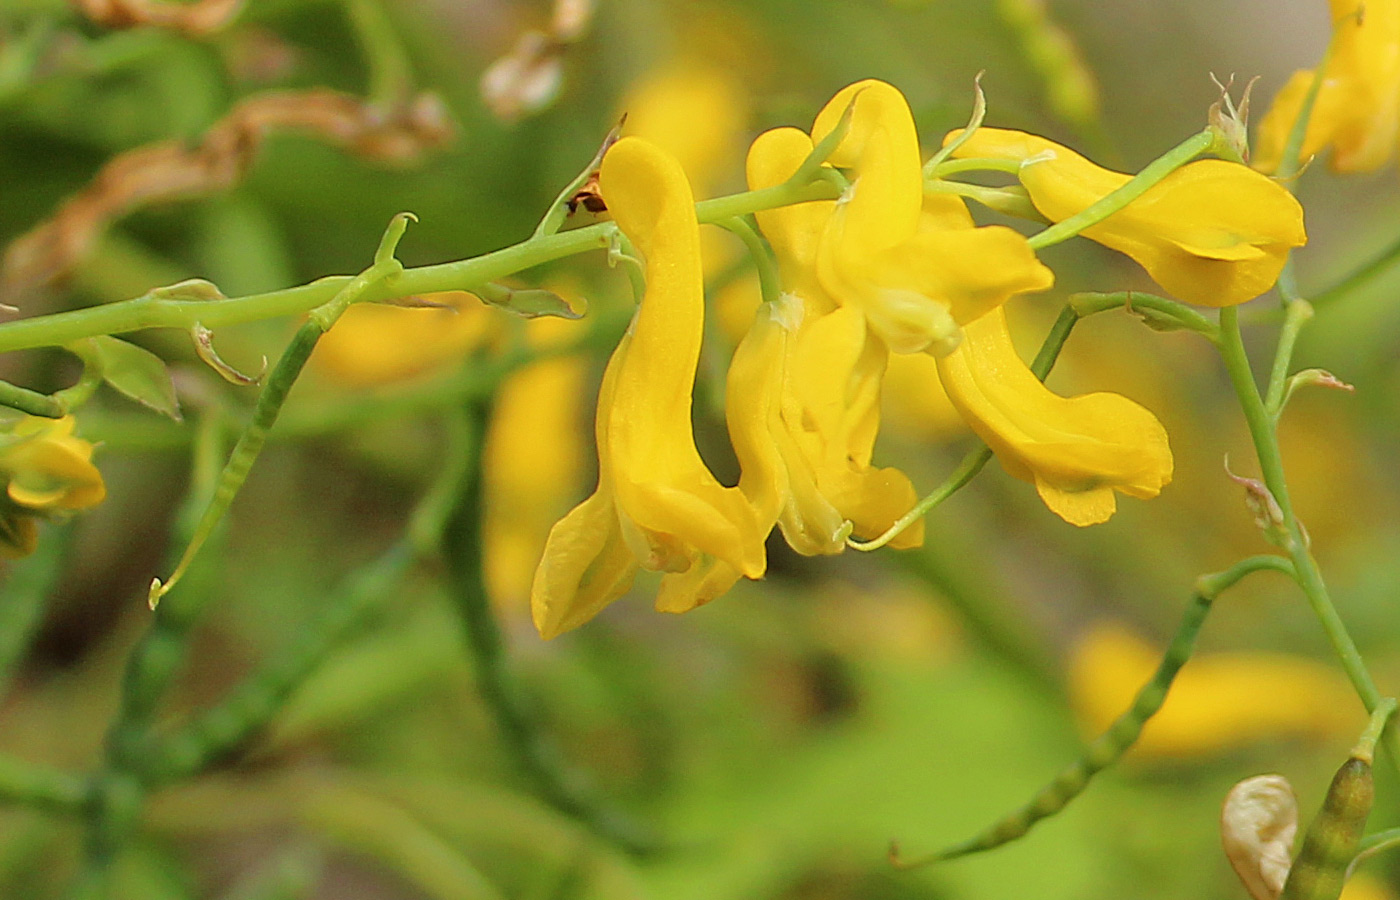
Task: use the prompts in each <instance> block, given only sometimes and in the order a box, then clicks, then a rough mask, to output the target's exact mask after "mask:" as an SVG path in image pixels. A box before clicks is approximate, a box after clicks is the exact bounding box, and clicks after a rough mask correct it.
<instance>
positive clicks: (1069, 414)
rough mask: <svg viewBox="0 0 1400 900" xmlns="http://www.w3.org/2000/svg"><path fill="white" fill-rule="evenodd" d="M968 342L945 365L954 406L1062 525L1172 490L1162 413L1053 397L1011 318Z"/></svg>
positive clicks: (972, 331) (970, 333) (977, 326)
mask: <svg viewBox="0 0 1400 900" xmlns="http://www.w3.org/2000/svg"><path fill="white" fill-rule="evenodd" d="M963 335H964V337H963V342H962V345H961V346H960V347H958V349H957V350H955V351H954V352H953V353H951V354H949V355H948V356H946V357H944V358H942V359H940V360H939V361H938V373H939V376H940V377H941V378H942V381H943V387H944V389H945V390H946V391H947V392H948V399H950V400H951V401H952V402H953V405H954V406H955V407H957V409H958V411H959V412H960V413H962V416H963V418H964V419H966V420H967V423H968V424H969V425H970V426H971V427H972V430H973V431H975V432H977V435H978V436H979V437H980V438H982V440H984V441H986V442H987V446H989V447H991V448H992V450H993V451H995V452H996V455H997V459H998V460H999V461H1000V462H1001V465H1002V468H1004V469H1006V471H1007V472H1008V473H1010V474H1011V475H1013V476H1015V477H1016V478H1020V479H1021V480H1022V481H1028V482H1030V483H1031V484H1034V485H1035V489H1036V492H1037V493H1039V494H1040V499H1041V500H1043V501H1045V505H1046V506H1048V507H1050V510H1051V511H1052V512H1054V513H1055V514H1056V515H1058V516H1059V517H1060V518H1062V519H1064V520H1065V521H1066V522H1069V523H1071V524H1074V525H1081V526H1082V525H1097V524H1098V523H1100V522H1104V521H1106V520H1107V519H1108V518H1109V517H1110V516H1112V515H1113V513H1114V511H1115V510H1116V509H1117V500H1116V499H1115V493H1114V492H1115V491H1117V492H1122V493H1125V494H1127V495H1129V496H1131V497H1139V498H1142V499H1144V500H1146V499H1150V498H1152V497H1155V496H1157V494H1158V493H1160V492H1161V490H1162V487H1163V485H1165V484H1167V483H1168V482H1170V481H1171V476H1172V455H1171V450H1170V448H1169V447H1168V446H1167V433H1166V430H1165V429H1163V428H1162V426H1161V423H1159V422H1158V421H1157V419H1156V417H1155V416H1153V415H1152V413H1150V412H1148V411H1147V410H1146V409H1143V408H1142V407H1141V406H1138V405H1137V404H1136V403H1134V402H1133V401H1131V400H1129V399H1127V398H1126V397H1122V396H1119V395H1118V394H1111V393H1096V394H1084V395H1082V396H1079V397H1068V398H1066V397H1061V396H1059V395H1058V394H1055V393H1053V392H1052V391H1051V390H1050V389H1049V388H1047V387H1046V386H1045V385H1044V384H1042V383H1041V382H1040V380H1039V379H1038V378H1036V377H1035V375H1034V373H1032V372H1031V370H1030V368H1029V367H1028V366H1027V365H1026V364H1025V363H1024V362H1022V361H1021V357H1020V356H1018V355H1017V354H1016V348H1015V347H1014V346H1013V345H1012V343H1011V335H1010V333H1009V332H1008V331H1007V326H1006V313H1005V312H1004V311H1003V310H1001V309H995V310H993V311H992V312H990V313H988V314H987V315H985V316H983V317H982V318H980V319H978V320H977V321H975V322H970V323H968V324H967V325H965V326H963Z"/></svg>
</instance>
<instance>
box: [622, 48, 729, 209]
mask: <svg viewBox="0 0 1400 900" xmlns="http://www.w3.org/2000/svg"><path fill="white" fill-rule="evenodd" d="M748 102H749V98H748V92H747V91H746V90H745V89H744V86H743V85H742V84H741V83H740V82H739V79H738V77H737V76H736V75H735V73H734V72H732V71H728V70H724V69H720V68H716V67H715V66H713V65H711V64H709V63H706V62H703V61H701V60H692V59H682V60H677V61H675V62H672V63H670V64H669V65H667V66H665V67H662V68H660V69H656V70H654V71H652V72H650V73H648V74H647V75H646V76H644V77H643V78H641V79H639V80H638V81H637V83H635V84H634V85H633V86H632V88H631V89H630V90H629V91H628V93H627V97H626V99H625V100H624V102H623V111H624V112H625V113H626V114H627V122H626V124H625V125H624V126H623V129H622V133H623V134H625V135H636V136H637V137H643V138H646V139H647V140H649V141H651V142H652V143H653V144H656V145H657V146H658V147H660V148H661V149H662V150H664V151H666V152H667V153H669V154H671V156H673V157H675V159H676V161H677V162H679V163H680V164H681V168H682V169H684V170H685V175H686V178H688V179H689V180H690V187H691V191H692V192H693V193H694V194H695V195H696V196H699V197H703V196H706V195H708V194H709V193H710V192H711V191H713V190H714V189H715V188H716V186H718V184H719V183H720V182H721V181H722V180H723V179H724V178H725V176H726V175H727V174H728V173H730V172H732V171H733V170H734V167H735V165H736V164H737V163H738V161H739V155H740V154H741V153H742V152H743V143H742V141H743V134H744V129H745V128H746V127H747V126H748V118H749V114H748Z"/></svg>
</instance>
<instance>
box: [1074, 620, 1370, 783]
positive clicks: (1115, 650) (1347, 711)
mask: <svg viewBox="0 0 1400 900" xmlns="http://www.w3.org/2000/svg"><path fill="white" fill-rule="evenodd" d="M1159 661H1160V653H1159V652H1158V651H1157V650H1155V649H1154V648H1153V647H1152V646H1151V645H1149V644H1148V643H1146V642H1145V641H1143V640H1142V639H1141V638H1139V637H1137V636H1136V635H1135V634H1133V633H1132V632H1130V631H1128V630H1127V629H1125V628H1123V627H1122V626H1120V625H1115V624H1108V623H1105V624H1100V625H1098V626H1096V627H1095V628H1093V629H1092V630H1091V631H1090V632H1089V633H1088V634H1087V635H1085V636H1084V638H1083V639H1082V640H1080V642H1079V644H1078V646H1076V647H1075V649H1074V654H1073V658H1072V659H1071V662H1070V667H1069V690H1070V696H1071V699H1072V700H1073V703H1074V707H1075V709H1076V711H1077V712H1078V715H1079V720H1080V722H1081V723H1082V724H1083V726H1084V729H1085V731H1086V732H1089V733H1093V734H1098V733H1101V732H1102V731H1103V730H1104V729H1106V728H1107V727H1108V726H1109V725H1110V724H1112V722H1113V720H1114V719H1116V718H1117V717H1118V716H1120V715H1122V714H1123V713H1124V712H1126V711H1127V709H1128V707H1129V706H1131V705H1132V702H1133V698H1134V697H1135V696H1136V694H1137V691H1138V689H1139V688H1141V687H1142V686H1143V685H1144V684H1146V683H1147V682H1148V680H1149V679H1151V677H1152V674H1153V672H1154V671H1155V670H1156V668H1157V664H1158V662H1159ZM1363 720H1364V715H1363V713H1362V711H1361V705H1360V703H1359V702H1358V701H1357V699H1356V695H1355V694H1354V693H1353V692H1352V690H1351V688H1350V686H1349V685H1348V684H1347V681H1346V679H1345V678H1344V677H1343V676H1342V675H1341V674H1340V673H1338V672H1336V671H1335V670H1334V669H1332V668H1331V667H1328V666H1325V665H1323V664H1321V663H1318V662H1314V661H1313V660H1310V659H1305V658H1303V657H1298V656H1285V655H1281V654H1275V653H1257V652H1250V653H1244V652H1240V653H1216V654H1208V655H1197V656H1195V657H1192V659H1191V661H1190V662H1188V663H1187V664H1186V667H1185V668H1183V669H1182V670H1181V672H1180V673H1179V674H1178V675H1177V677H1176V682H1175V683H1174V684H1173V685H1172V689H1171V692H1170V693H1169V694H1168V695H1167V701H1166V704H1165V705H1164V706H1163V707H1162V709H1161V711H1160V712H1158V713H1157V715H1155V716H1153V717H1152V719H1151V720H1150V721H1149V722H1148V723H1147V727H1146V728H1145V729H1143V732H1142V736H1141V737H1140V738H1139V739H1138V742H1137V744H1136V746H1135V747H1134V749H1133V752H1134V753H1138V754H1141V755H1143V756H1158V757H1181V756H1191V755H1194V754H1201V753H1218V752H1221V751H1225V750H1230V749H1234V748H1237V747H1241V746H1246V745H1248V744H1250V743H1253V742H1255V741H1261V740H1269V739H1276V738H1283V737H1309V736H1331V735H1355V734H1356V733H1357V732H1358V731H1359V730H1360V728H1361V726H1362V724H1363Z"/></svg>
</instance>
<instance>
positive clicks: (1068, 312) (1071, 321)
mask: <svg viewBox="0 0 1400 900" xmlns="http://www.w3.org/2000/svg"><path fill="white" fill-rule="evenodd" d="M1078 321H1079V314H1078V313H1077V312H1075V310H1074V307H1072V306H1068V305H1066V306H1065V307H1064V308H1063V309H1061V310H1060V315H1059V316H1058V317H1057V318H1056V319H1055V324H1054V325H1052V326H1050V333H1049V334H1047V335H1046V336H1045V341H1044V342H1043V343H1042V344H1041V345H1040V352H1039V353H1037V354H1036V355H1035V361H1034V362H1032V363H1031V372H1032V373H1034V374H1035V377H1036V378H1039V379H1040V380H1041V381H1044V380H1045V379H1046V378H1047V377H1049V375H1050V370H1051V369H1052V368H1054V366H1055V360H1057V359H1059V357H1060V351H1061V350H1063V349H1064V347H1065V341H1067V340H1069V335H1070V332H1072V331H1073V330H1074V325H1075V323H1076V322H1078ZM991 458H992V450H991V448H990V447H988V446H986V445H985V444H983V445H982V446H981V447H978V448H977V449H975V450H971V451H969V452H968V454H967V455H966V456H964V457H963V459H962V462H960V463H958V467H957V468H956V469H954V470H953V473H952V474H951V475H949V476H948V477H947V478H946V479H945V480H944V481H943V483H942V484H940V485H939V486H938V487H936V488H934V489H933V491H932V492H931V493H929V494H928V496H926V497H924V498H923V499H922V500H920V501H919V502H918V503H916V504H915V505H914V508H913V509H911V510H909V512H907V513H905V514H904V515H902V516H900V517H899V519H898V520H896V521H895V523H894V524H893V525H891V526H890V527H889V528H887V529H885V533H884V534H882V535H880V536H879V537H877V538H874V539H873V540H869V541H859V540H856V539H854V538H847V539H846V546H848V547H850V548H851V549H853V550H863V551H867V552H869V551H871V550H879V549H880V548H881V547H883V546H885V545H886V544H888V543H889V542H890V541H892V540H894V539H895V538H897V537H899V536H900V535H901V534H903V533H904V532H905V531H906V530H907V529H908V528H909V526H911V525H913V524H914V523H915V522H917V521H919V519H921V518H923V517H924V516H926V515H928V514H929V512H931V511H932V510H933V509H934V508H936V507H937V506H939V505H940V504H942V503H943V501H945V500H947V499H948V498H949V497H951V496H953V495H954V494H956V493H957V492H958V491H960V490H962V489H963V488H964V487H965V486H967V484H968V482H970V481H972V479H973V478H975V477H976V476H977V473H978V472H981V471H982V467H983V466H985V465H986V464H987V462H988V460H990V459H991Z"/></svg>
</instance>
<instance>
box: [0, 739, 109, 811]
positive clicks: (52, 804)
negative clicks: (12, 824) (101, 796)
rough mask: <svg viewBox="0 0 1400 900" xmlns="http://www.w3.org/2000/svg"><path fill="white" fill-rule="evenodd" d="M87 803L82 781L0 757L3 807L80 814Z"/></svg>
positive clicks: (0, 796)
mask: <svg viewBox="0 0 1400 900" xmlns="http://www.w3.org/2000/svg"><path fill="white" fill-rule="evenodd" d="M87 800H88V789H87V785H86V784H85V783H84V781H83V779H81V778H78V777H77V776H74V775H69V774H67V773H66V772H60V771H58V770H56V769H49V768H46V767H44V766H38V765H35V764H34V763H28V762H24V761H23V760H19V759H15V758H14V757H11V756H7V755H4V754H0V803H12V804H16V805H20V806H27V807H30V808H32V809H43V810H48V811H50V812H65V813H77V812H81V811H82V810H83V807H84V805H85V804H86V803H87Z"/></svg>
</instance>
